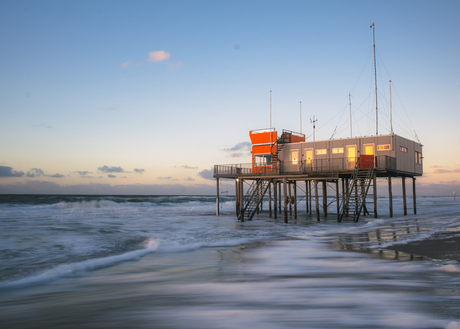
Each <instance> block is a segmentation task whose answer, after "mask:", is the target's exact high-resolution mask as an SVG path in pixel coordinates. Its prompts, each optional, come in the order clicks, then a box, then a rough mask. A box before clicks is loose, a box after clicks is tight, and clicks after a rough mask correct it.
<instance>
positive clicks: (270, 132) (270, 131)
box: [268, 90, 272, 147]
mask: <svg viewBox="0 0 460 329" xmlns="http://www.w3.org/2000/svg"><path fill="white" fill-rule="evenodd" d="M268 133H269V134H270V147H272V91H271V90H270V130H269V131H268Z"/></svg>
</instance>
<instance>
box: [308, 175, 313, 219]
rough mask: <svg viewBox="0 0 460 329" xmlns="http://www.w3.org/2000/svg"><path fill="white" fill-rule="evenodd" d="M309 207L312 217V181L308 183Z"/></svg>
mask: <svg viewBox="0 0 460 329" xmlns="http://www.w3.org/2000/svg"><path fill="white" fill-rule="evenodd" d="M308 197H309V199H308V205H309V208H310V215H311V212H312V209H311V180H309V181H308Z"/></svg>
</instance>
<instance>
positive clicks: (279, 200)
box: [278, 182, 282, 215]
mask: <svg viewBox="0 0 460 329" xmlns="http://www.w3.org/2000/svg"><path fill="white" fill-rule="evenodd" d="M281 185H282V184H281V182H280V183H279V184H278V192H279V193H278V195H279V198H278V203H279V207H278V209H279V211H280V215H281V199H282V194H281Z"/></svg>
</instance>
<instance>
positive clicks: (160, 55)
mask: <svg viewBox="0 0 460 329" xmlns="http://www.w3.org/2000/svg"><path fill="white" fill-rule="evenodd" d="M170 56H171V54H170V53H167V52H166V51H164V50H158V51H152V52H150V53H149V58H148V59H147V61H148V62H162V61H164V60H167V59H168V58H169V57H170Z"/></svg>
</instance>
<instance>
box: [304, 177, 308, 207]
mask: <svg viewBox="0 0 460 329" xmlns="http://www.w3.org/2000/svg"><path fill="white" fill-rule="evenodd" d="M305 208H306V211H307V214H308V181H307V180H306V181H305Z"/></svg>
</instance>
